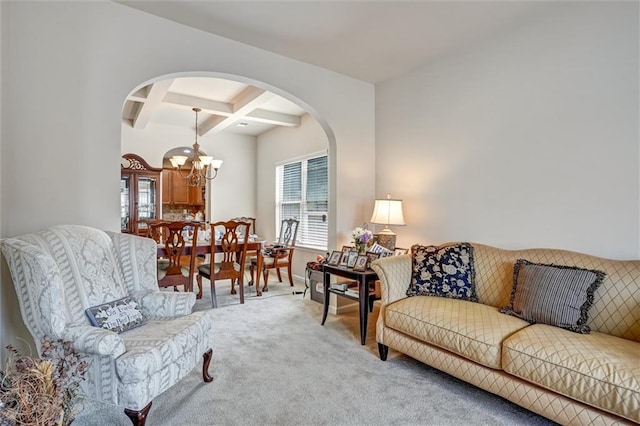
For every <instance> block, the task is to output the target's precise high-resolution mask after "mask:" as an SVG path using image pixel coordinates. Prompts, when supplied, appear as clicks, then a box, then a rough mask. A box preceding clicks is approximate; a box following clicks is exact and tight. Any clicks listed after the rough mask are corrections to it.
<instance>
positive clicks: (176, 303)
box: [133, 291, 196, 318]
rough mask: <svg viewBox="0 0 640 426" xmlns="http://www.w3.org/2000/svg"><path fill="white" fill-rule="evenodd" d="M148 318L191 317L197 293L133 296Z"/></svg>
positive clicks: (163, 293)
mask: <svg viewBox="0 0 640 426" xmlns="http://www.w3.org/2000/svg"><path fill="white" fill-rule="evenodd" d="M133 296H134V298H135V299H136V300H137V301H138V303H139V304H140V308H141V310H142V313H143V314H144V316H146V317H147V318H177V317H183V316H185V315H189V314H190V313H191V311H192V310H193V305H195V303H196V295H195V293H177V292H169V291H156V292H151V293H142V294H139V297H136V295H133Z"/></svg>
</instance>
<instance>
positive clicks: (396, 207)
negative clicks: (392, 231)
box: [370, 199, 405, 225]
mask: <svg viewBox="0 0 640 426" xmlns="http://www.w3.org/2000/svg"><path fill="white" fill-rule="evenodd" d="M370 222H371V223H377V224H379V225H405V223H404V215H403V214H402V200H391V199H385V200H376V202H375V205H374V206H373V214H372V215H371V220H370Z"/></svg>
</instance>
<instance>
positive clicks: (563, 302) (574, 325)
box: [500, 259, 607, 334]
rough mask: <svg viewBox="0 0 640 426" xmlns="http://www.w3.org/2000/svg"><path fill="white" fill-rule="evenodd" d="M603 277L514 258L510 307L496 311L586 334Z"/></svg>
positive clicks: (567, 267)
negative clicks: (594, 298)
mask: <svg viewBox="0 0 640 426" xmlns="http://www.w3.org/2000/svg"><path fill="white" fill-rule="evenodd" d="M606 276H607V275H606V274H605V273H604V272H602V271H598V270H591V269H583V268H578V267H575V266H562V265H553V264H551V265H548V264H543V263H532V262H529V261H527V260H524V259H518V260H517V261H516V263H515V265H514V268H513V289H512V291H511V301H510V304H509V306H505V307H504V308H502V309H500V312H502V313H504V314H508V315H513V316H516V317H518V318H521V319H523V320H525V321H528V322H530V323H542V324H548V325H553V326H556V327H560V328H564V329H567V330H570V331H574V332H576V333H582V334H589V333H590V332H591V328H590V327H589V326H588V325H587V322H588V320H589V309H590V308H591V305H593V295H594V293H595V291H596V289H597V288H598V287H599V286H600V284H602V282H603V281H604V279H605V277H606Z"/></svg>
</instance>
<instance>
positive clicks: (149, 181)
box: [137, 176, 160, 232]
mask: <svg viewBox="0 0 640 426" xmlns="http://www.w3.org/2000/svg"><path fill="white" fill-rule="evenodd" d="M137 181H138V182H137V184H138V185H137V188H138V191H137V195H138V196H137V204H138V232H140V231H144V230H146V228H147V224H146V223H144V221H145V220H149V219H156V218H157V217H158V214H157V213H158V212H157V211H156V207H157V205H158V202H157V201H158V189H159V187H160V185H159V184H158V178H157V177H150V176H138V177H137ZM141 221H142V222H141Z"/></svg>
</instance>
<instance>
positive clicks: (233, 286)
mask: <svg viewBox="0 0 640 426" xmlns="http://www.w3.org/2000/svg"><path fill="white" fill-rule="evenodd" d="M236 293H238V292H237V291H236V280H235V279H232V280H231V294H236Z"/></svg>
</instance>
